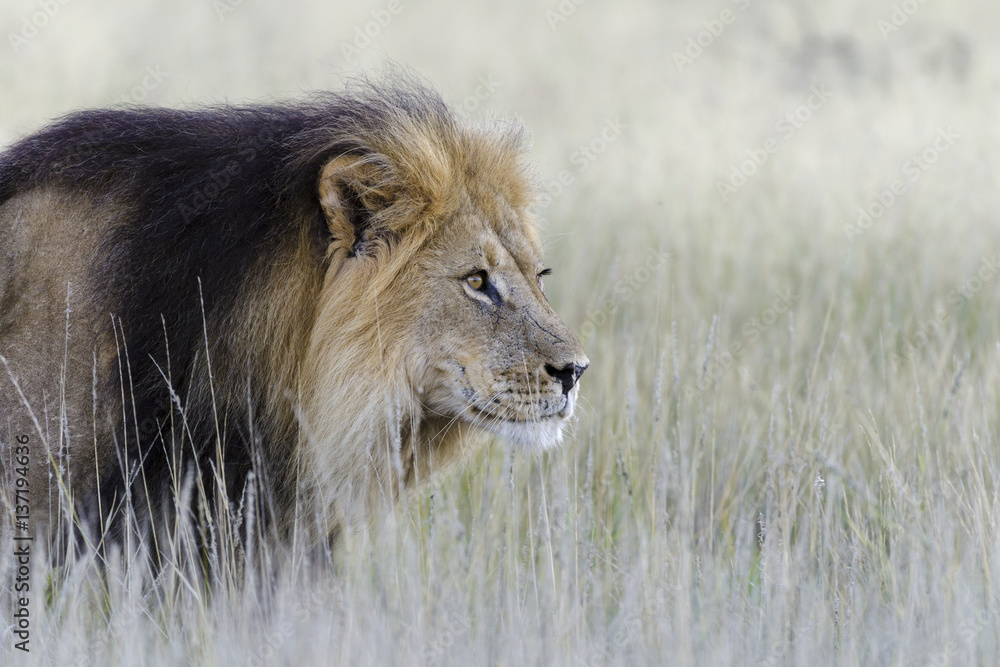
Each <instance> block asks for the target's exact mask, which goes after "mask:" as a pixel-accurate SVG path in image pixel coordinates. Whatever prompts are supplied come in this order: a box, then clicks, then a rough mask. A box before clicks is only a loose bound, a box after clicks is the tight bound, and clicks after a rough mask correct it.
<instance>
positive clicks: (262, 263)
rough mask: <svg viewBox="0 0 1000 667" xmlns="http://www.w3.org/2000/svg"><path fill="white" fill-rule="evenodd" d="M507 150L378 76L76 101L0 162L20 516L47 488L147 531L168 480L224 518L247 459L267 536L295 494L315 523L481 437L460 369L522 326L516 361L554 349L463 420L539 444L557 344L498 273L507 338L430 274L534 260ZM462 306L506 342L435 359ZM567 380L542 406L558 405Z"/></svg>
mask: <svg viewBox="0 0 1000 667" xmlns="http://www.w3.org/2000/svg"><path fill="white" fill-rule="evenodd" d="M518 142H519V139H518V137H517V136H515V134H514V133H511V132H499V131H496V130H489V131H486V130H472V129H469V128H464V127H461V126H459V124H457V123H456V121H455V120H454V118H453V117H452V116H451V115H450V113H449V112H448V110H447V108H446V107H444V105H443V103H441V102H440V100H439V98H437V97H436V96H435V95H433V94H432V93H429V92H428V91H426V90H423V89H420V88H403V89H394V90H391V91H388V92H385V91H369V92H367V93H365V94H364V95H361V96H350V95H342V96H336V95H333V96H328V97H324V98H321V99H318V100H316V101H314V102H312V103H308V104H301V105H296V106H287V107H248V108H221V109H212V110H206V111H193V112H181V111H171V110H155V109H130V110H119V111H94V112H83V113H79V114H75V115H72V116H69V117H67V118H66V119H64V120H62V121H60V122H58V123H56V124H55V125H53V126H50V127H49V128H47V129H46V130H43V131H42V132H40V133H38V134H36V135H33V136H31V137H28V138H27V139H25V140H23V141H22V142H20V143H18V144H16V145H15V146H14V147H12V148H11V149H10V150H8V152H6V153H4V154H0V248H2V250H0V355H3V357H4V359H5V360H6V362H5V367H3V368H0V453H2V455H3V456H2V459H3V461H2V463H0V465H2V466H3V467H4V479H5V480H7V481H9V480H11V479H12V476H11V473H12V471H13V470H14V466H12V460H13V459H12V456H11V454H12V449H13V447H12V444H13V443H15V442H16V439H17V438H18V437H19V436H21V437H23V436H25V435H26V436H29V438H30V443H31V451H32V459H31V465H30V486H31V492H32V498H33V512H34V516H33V518H35V520H36V521H43V520H45V518H46V517H52V516H53V515H54V514H55V513H56V512H59V511H60V507H58V506H56V505H55V503H56V502H63V501H65V499H66V498H72V500H71V501H70V502H68V503H64V504H63V505H62V508H61V509H62V510H63V511H64V510H66V509H73V510H74V511H75V512H77V514H78V517H79V518H80V519H82V520H83V522H84V523H89V524H90V525H95V524H96V523H97V522H102V523H107V518H108V516H109V515H113V514H114V513H116V512H118V511H120V508H121V506H122V501H123V499H126V498H128V499H129V500H131V507H133V508H139V509H145V510H147V515H152V516H154V517H156V516H159V515H161V514H164V513H168V512H171V511H174V510H176V509H178V508H179V505H178V504H177V498H178V497H179V496H180V495H182V494H183V493H184V492H185V491H184V488H185V484H188V483H189V482H190V481H191V480H192V479H200V480H202V481H203V482H208V484H207V487H208V488H209V490H210V489H211V488H212V487H213V485H218V487H219V488H223V489H224V490H225V493H226V495H227V497H228V498H229V500H230V502H232V503H233V504H234V505H235V504H238V503H240V502H241V499H242V498H243V494H244V493H245V492H246V489H247V486H246V482H247V480H248V475H249V473H250V472H251V471H253V472H254V475H255V478H256V479H257V480H258V482H260V484H259V487H260V489H262V490H263V491H264V493H263V494H262V495H261V497H262V498H265V499H266V501H264V503H263V504H264V505H266V510H267V513H268V514H269V515H270V516H272V517H274V518H276V519H277V521H278V523H280V524H286V525H287V524H288V523H289V522H290V521H291V519H292V516H291V513H292V511H293V508H295V507H297V506H299V503H298V501H299V500H302V499H308V500H311V501H315V507H316V508H318V509H319V511H320V515H322V516H321V518H320V521H321V522H322V524H323V525H322V530H330V529H332V527H335V526H336V525H338V524H340V523H342V522H343V521H344V520H349V521H353V520H357V519H359V518H361V517H363V516H365V515H366V514H367V513H368V512H369V511H370V510H371V509H372V507H373V506H374V505H376V504H377V503H379V502H381V501H383V500H392V499H394V498H397V497H398V495H399V493H400V492H401V491H402V490H403V489H405V488H412V487H413V486H414V485H415V482H417V481H420V480H424V479H427V478H428V477H429V475H430V473H431V471H437V470H440V469H441V468H442V467H444V466H446V465H447V464H448V463H449V462H451V461H454V460H457V459H458V458H460V456H459V455H460V454H461V453H462V452H463V451H464V450H465V449H467V447H468V445H469V437H468V436H469V435H471V432H472V431H478V430H481V429H480V428H478V427H479V426H480V425H481V426H484V427H489V425H488V424H486V423H485V420H486V419H487V417H470V416H469V415H470V414H472V413H471V412H470V413H468V414H465V412H464V411H466V409H467V408H466V406H465V405H464V403H461V402H459V403H456V399H455V398H454V397H455V396H457V397H461V396H463V395H464V396H465V397H466V398H467V399H468V400H469V402H470V403H471V406H470V407H468V409H469V410H472V409H473V407H475V403H476V401H477V400H479V399H477V398H476V396H477V395H478V392H481V391H483V390H482V389H480V388H479V387H480V385H482V386H483V387H484V388H485V387H489V391H490V392H493V391H505V392H507V393H510V394H511V395H512V396H513V395H514V393H515V392H513V391H512V390H510V389H509V388H508V389H503V390H500V389H497V388H498V387H500V385H498V384H496V383H497V382H499V380H497V378H498V377H500V376H499V375H498V374H496V373H493V371H487V370H485V366H484V365H488V364H493V365H496V364H499V363H500V361H498V359H502V360H504V361H503V363H505V364H507V366H511V365H513V366H514V367H515V368H517V367H519V366H520V365H522V364H523V362H524V361H525V359H526V357H525V351H524V348H525V344H526V341H525V340H524V337H525V335H527V334H526V333H525V331H527V329H525V330H523V331H522V329H523V328H524V327H526V326H527V327H533V326H534V325H531V324H530V323H529V324H525V323H526V322H528V320H527V319H526V317H528V316H530V319H531V321H534V322H535V323H536V324H538V326H539V327H542V330H544V331H547V332H548V333H547V334H542V335H547V336H551V337H552V338H551V339H550V340H549V342H547V343H544V344H541V343H531V345H530V347H531V350H530V351H529V353H530V355H534V354H536V353H537V352H538V351H539V350H541V351H542V352H545V353H546V354H548V351H549V350H551V351H553V352H552V354H554V355H555V356H552V355H549V357H552V360H551V361H549V357H545V358H544V359H542V358H539V359H540V360H539V361H538V362H537V363H536V362H535V361H534V360H532V361H531V370H530V372H528V371H526V372H525V374H523V375H522V376H520V377H521V379H520V382H521V384H522V385H524V387H522V388H521V390H519V393H518V394H517V395H521V396H527V397H528V398H525V399H523V400H522V401H521V403H523V404H525V405H526V404H527V403H529V402H530V403H531V406H529V407H530V409H529V408H527V407H524V405H522V406H521V408H517V407H516V406H514V407H511V408H510V409H509V410H508V408H506V407H503V406H502V405H500V403H499V402H494V399H493V398H490V399H489V401H487V402H486V403H485V404H483V403H482V401H480V404H481V405H480V406H479V407H478V408H476V410H477V412H476V413H475V414H476V415H479V414H480V413H482V414H483V415H489V413H490V410H493V411H496V410H499V409H500V408H503V410H508V412H503V413H502V414H500V415H499V416H496V417H489V419H494V420H495V421H497V422H498V424H497V425H496V426H495V427H492V430H494V431H502V428H501V425H500V422H503V424H505V425H506V426H505V427H509V428H510V429H512V430H513V431H517V432H518V433H520V432H521V430H524V429H527V428H528V425H530V426H531V428H532V429H534V428H535V426H534V425H535V424H536V422H537V423H543V422H544V423H545V424H546V426H544V428H543V427H539V428H543V431H544V429H548V430H547V431H544V432H545V433H547V434H548V435H545V436H544V441H543V444H551V441H553V438H557V437H558V428H556V426H558V427H559V428H561V424H562V421H561V417H559V416H557V415H556V414H555V412H556V410H555V407H553V408H552V409H551V410H550V409H549V408H544V410H547V412H545V414H544V415H543V414H542V412H540V411H542V410H543V408H539V407H535V405H534V403H535V401H536V398H537V400H542V399H541V398H539V397H541V396H542V394H543V393H544V392H545V391H550V390H551V392H556V389H554V388H551V387H549V384H552V383H554V384H552V387H557V386H558V382H556V381H555V380H552V378H551V377H549V376H547V375H546V374H545V372H544V371H542V370H541V368H542V365H540V364H544V363H550V364H555V363H556V362H559V363H560V364H562V363H570V366H569V367H570V368H573V369H579V371H580V372H582V368H583V367H585V364H584V365H583V366H573V365H572V363H576V360H578V359H579V358H582V351H579V343H577V342H576V340H575V338H574V337H572V334H569V332H568V331H563V329H565V327H564V325H562V324H561V322H558V318H555V320H554V323H549V320H551V319H552V318H553V317H554V313H551V309H549V308H548V306H547V304H543V303H542V301H543V300H544V298H543V297H542V298H541V299H540V298H539V297H540V294H541V293H540V292H537V293H535V292H534V291H533V290H532V289H527V290H526V289H525V287H524V286H522V285H521V283H520V278H517V276H516V275H514V274H510V275H509V276H508V278H509V279H508V278H505V279H504V282H502V283H500V282H498V283H497V285H499V286H500V287H503V288H504V290H506V291H505V292H504V293H505V294H507V295H508V296H510V297H511V298H510V299H508V301H509V303H510V304H511V305H510V306H509V307H510V308H518V307H521V308H522V309H521V310H520V311H519V312H520V313H521V315H520V316H519V317H520V319H510V320H509V322H511V323H513V322H517V323H516V324H510V323H508V320H507V319H505V317H506V316H502V313H501V309H500V302H499V301H497V302H496V308H495V309H494V310H495V312H493V311H490V310H489V308H488V307H487V306H488V305H489V302H484V303H486V304H487V305H483V304H482V303H480V304H479V305H478V306H476V305H474V304H473V301H475V299H472V298H471V297H477V298H478V297H479V296H480V295H479V294H478V293H473V292H469V295H466V296H462V292H461V289H462V288H461V287H459V288H456V287H455V285H460V283H459V282H456V280H455V278H454V277H452V275H451V273H453V272H454V271H456V270H458V269H457V268H456V267H454V266H451V265H452V264H455V262H456V261H457V260H456V259H455V257H457V256H459V255H461V254H462V253H463V252H464V253H466V254H468V251H469V249H470V248H473V247H474V248H478V251H477V252H478V255H479V256H480V257H486V255H490V253H493V254H494V255H497V257H492V255H490V257H492V258H491V259H489V262H493V265H496V266H497V271H498V274H497V275H498V278H497V280H498V281H499V280H500V274H499V270H500V265H501V264H503V265H504V266H508V265H509V266H515V267H518V270H522V271H524V272H530V271H535V272H537V268H536V267H535V265H534V263H537V255H538V240H537V236H536V234H535V231H534V229H533V227H532V224H531V222H530V218H529V216H527V214H526V213H525V207H526V206H527V204H528V203H530V197H531V190H530V187H529V184H528V182H527V181H526V180H525V177H524V175H523V173H522V168H521V162H520V159H521V157H520V154H521V148H520V146H519V145H518ZM317 183H319V188H318V189H317ZM482 221H486V222H482ZM484 248H486V251H485V252H486V255H484ZM490 248H494V250H490ZM496 248H500V251H497V250H496ZM501 251H502V254H504V257H500V256H499V254H498V253H500V252H501ZM525 258H527V259H525ZM484 261H485V260H484ZM529 262H530V263H532V265H531V266H528V263H529ZM522 265H523V266H522ZM483 266H484V268H485V267H486V264H484V265H483ZM525 275H528V274H527V273H526V274H525ZM532 275H533V274H532ZM458 279H461V276H458ZM512 281H513V282H512ZM515 282H516V284H515ZM456 289H458V291H457V292H456ZM535 289H537V288H535ZM466 291H468V289H467V288H466ZM455 294H457V295H459V299H460V301H455V300H454V299H453V296H454V295H455ZM498 294H499V292H498ZM470 295H471V296H470ZM515 297H516V298H515ZM491 298H492V297H491ZM518 299H522V300H523V299H529V300H530V301H531V302H532V303H531V304H530V308H531V309H533V310H528V309H526V307H527V306H528V305H529V304H528V303H527V301H525V302H524V304H522V305H521V306H518ZM508 301H505V302H504V304H505V305H507V303H508ZM466 302H468V303H466ZM535 302H538V303H537V304H536V303H535ZM470 308H473V309H478V310H470ZM488 311H489V312H493V314H492V315H489V317H488V318H487V314H488ZM504 312H506V311H504ZM476 313H482V314H483V316H482V317H483V318H484V319H482V321H481V322H480V323H478V324H476V327H477V332H476V336H477V338H483V337H493V338H495V340H496V341H501V342H502V341H507V343H504V344H505V345H507V346H508V347H510V346H518V347H519V348H521V349H506V350H497V349H495V348H497V347H498V345H499V344H500V343H490V345H486V344H485V343H484V342H483V341H479V342H478V343H477V344H478V345H479V347H480V351H479V352H475V351H472V350H469V351H465V352H463V351H461V350H459V349H458V348H459V345H458V343H457V342H456V341H457V340H460V338H455V336H453V333H452V332H454V331H456V330H461V329H462V328H463V327H464V326H466V324H465V323H466V322H468V321H469V317H470V315H472V316H473V318H478V317H479V315H476ZM532 313H533V314H532ZM432 316H433V317H432ZM501 320H502V322H501ZM541 320H544V321H545V326H544V327H543V326H542V324H541V323H540V321H541ZM429 322H433V324H428V323H429ZM477 322H478V320H477ZM490 322H493V324H490ZM491 326H492V327H493V330H492V331H488V330H487V329H489V327H491ZM511 326H514V328H515V329H516V331H513V330H511V331H507V329H510V327H511ZM484 327H485V328H484ZM498 327H499V328H498ZM558 327H563V329H558ZM557 330H558V333H552V332H553V331H557ZM537 333H538V332H536V331H535V330H534V329H532V330H531V333H530V335H531V336H535V335H537ZM567 334H568V335H567ZM455 335H457V336H460V335H462V334H460V333H457V334H455ZM491 340H492V339H491ZM515 341H516V342H515ZM528 342H530V341H528ZM567 354H568V355H570V356H569V357H567ZM463 355H465V356H463ZM470 355H471V356H470ZM498 355H499V356H498ZM573 355H575V356H573ZM555 357H560V358H555ZM563 358H568V359H570V362H563V361H562V359H563ZM460 360H461V361H460ZM478 366H484V369H481V370H478V371H476V368H477V367H478ZM536 366H537V367H538V368H537V370H536V369H535V367H536ZM459 367H460V368H461V373H460V376H461V377H459V378H457V379H456V378H453V377H452V375H454V374H455V372H456V371H452V370H450V369H453V368H459ZM466 367H468V369H469V370H468V373H467V372H466ZM489 367H490V368H492V367H493V366H489ZM558 367H559V368H562V367H563V366H562V365H560V366H558ZM505 368H506V366H505ZM525 368H526V369H527V368H528V367H527V366H525ZM547 368H553V367H552V366H547ZM474 371H475V372H474ZM511 372H512V373H514V374H515V375H516V374H517V373H518V371H516V370H515V371H511ZM551 372H555V371H551ZM477 373H478V375H477ZM538 373H541V376H539V375H538ZM577 374H578V373H576V371H573V382H575V377H576V375H577ZM479 375H481V376H483V378H485V379H483V378H479V379H477V378H478V376H479ZM511 377H513V376H511ZM540 378H541V379H540ZM543 380H544V383H543ZM477 382H478V383H480V384H476V383H477ZM529 384H530V385H533V387H534V389H532V387H531V386H528V385H529ZM543 384H544V386H543ZM571 386H572V382H571V383H570V384H569V385H567V384H566V383H565V378H564V380H563V384H562V387H563V388H564V389H565V391H563V392H562V393H560V394H559V395H560V396H562V395H563V394H565V395H566V398H559V399H558V400H557V399H556V398H555V393H553V394H552V396H553V398H548V399H544V401H547V403H544V404H545V405H549V404H551V405H552V406H556V403H558V404H559V406H561V407H559V406H556V407H558V408H559V410H558V411H559V415H563V416H565V415H568V413H569V412H571V410H572V400H573V398H574V397H575V393H574V394H573V395H572V396H570V392H569V387H571ZM463 387H464V388H463ZM463 400H464V399H463ZM544 401H543V402H544ZM452 404H454V405H452ZM498 405H500V407H499V408H498V407H496V406H498ZM512 405H514V404H512ZM484 406H485V407H484ZM517 409H522V412H524V411H526V412H525V414H524V415H523V416H520V417H518V416H516V411H517ZM484 410H485V412H484ZM549 413H552V417H548V416H546V415H548V414H549ZM463 415H464V416H463ZM512 419H513V420H514V421H511V420H512ZM549 424H554V425H555V426H549ZM519 429H520V430H519ZM553 429H555V430H554V431H553ZM550 431H551V433H549V432H550ZM532 434H534V431H532ZM518 437H521V436H518ZM534 437H535V436H534V435H532V436H531V438H534ZM515 439H517V438H515ZM523 439H525V440H526V441H527V440H529V439H530V438H529V437H528V436H523ZM192 471H197V473H198V474H195V475H192V474H191V472H192ZM60 486H61V487H62V491H63V492H64V493H59V487H60ZM188 492H190V488H188ZM5 493H6V494H7V496H8V498H9V489H8V490H7V491H6V492H5ZM50 503H52V504H50Z"/></svg>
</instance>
